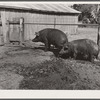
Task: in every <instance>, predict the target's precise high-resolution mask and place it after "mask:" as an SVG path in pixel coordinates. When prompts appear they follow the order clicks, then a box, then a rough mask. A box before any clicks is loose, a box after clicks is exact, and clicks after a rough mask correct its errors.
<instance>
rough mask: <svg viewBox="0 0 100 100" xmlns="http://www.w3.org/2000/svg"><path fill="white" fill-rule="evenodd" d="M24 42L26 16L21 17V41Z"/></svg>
mask: <svg viewBox="0 0 100 100" xmlns="http://www.w3.org/2000/svg"><path fill="white" fill-rule="evenodd" d="M23 42H24V18H20V43H21V44H22V43H23Z"/></svg>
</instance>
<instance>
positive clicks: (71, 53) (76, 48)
mask: <svg viewBox="0 0 100 100" xmlns="http://www.w3.org/2000/svg"><path fill="white" fill-rule="evenodd" d="M98 54H99V47H98V45H97V44H96V43H95V42H94V41H92V40H90V39H78V40H74V41H71V42H69V43H68V44H66V46H65V47H64V49H63V50H61V51H60V55H64V56H66V57H71V58H74V59H79V60H87V61H91V62H92V61H94V59H95V58H96V59H97V58H98Z"/></svg>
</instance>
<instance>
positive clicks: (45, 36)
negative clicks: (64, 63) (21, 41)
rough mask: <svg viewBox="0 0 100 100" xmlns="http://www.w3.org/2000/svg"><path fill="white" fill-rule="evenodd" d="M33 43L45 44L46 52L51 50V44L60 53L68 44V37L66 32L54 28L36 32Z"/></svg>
mask: <svg viewBox="0 0 100 100" xmlns="http://www.w3.org/2000/svg"><path fill="white" fill-rule="evenodd" d="M32 41H33V42H42V43H44V44H45V51H47V50H48V49H50V45H51V44H52V45H54V46H55V47H56V48H58V49H59V51H60V50H61V49H62V48H63V46H64V44H66V43H68V39H67V36H66V34H65V33H64V32H62V31H60V30H58V29H52V28H46V29H43V30H41V31H39V32H36V37H35V38H34V39H33V40H32Z"/></svg>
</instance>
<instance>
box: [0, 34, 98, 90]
mask: <svg viewBox="0 0 100 100" xmlns="http://www.w3.org/2000/svg"><path fill="white" fill-rule="evenodd" d="M78 36H79V35H78ZM78 36H77V35H76V37H78ZM91 36H92V35H91ZM69 37H70V38H69V39H70V40H71V39H72V37H71V36H69ZM0 89H7V90H8V89H60V90H62V89H63V90H64V89H65V90H87V89H88V90H99V89H100V62H99V61H97V62H95V63H91V62H86V61H80V60H73V59H63V58H59V59H58V58H56V57H55V55H54V53H53V52H51V51H48V52H44V46H43V44H38V43H32V42H30V41H27V42H26V43H25V46H18V45H6V46H0Z"/></svg>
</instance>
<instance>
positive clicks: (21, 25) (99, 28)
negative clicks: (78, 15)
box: [0, 18, 100, 46]
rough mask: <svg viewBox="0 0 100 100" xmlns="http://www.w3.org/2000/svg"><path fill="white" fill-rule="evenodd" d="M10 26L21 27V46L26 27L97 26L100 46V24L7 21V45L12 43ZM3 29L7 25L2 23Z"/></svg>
mask: <svg viewBox="0 0 100 100" xmlns="http://www.w3.org/2000/svg"><path fill="white" fill-rule="evenodd" d="M10 25H19V30H20V31H19V32H20V44H22V43H23V42H24V25H54V28H56V26H57V25H61V26H69V25H70V26H96V27H97V28H98V33H97V44H98V45H99V46H100V25H99V24H56V21H55V23H54V24H51V23H25V22H24V19H23V18H20V20H19V21H7V22H6V31H5V28H2V29H3V32H6V33H5V34H6V36H4V38H5V40H6V41H5V43H10V39H9V33H10ZM0 26H1V27H5V24H4V23H2V22H0Z"/></svg>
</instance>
